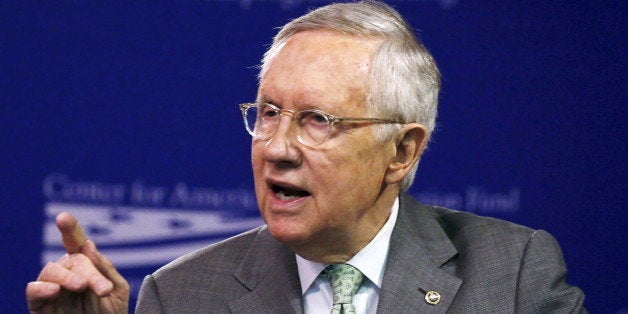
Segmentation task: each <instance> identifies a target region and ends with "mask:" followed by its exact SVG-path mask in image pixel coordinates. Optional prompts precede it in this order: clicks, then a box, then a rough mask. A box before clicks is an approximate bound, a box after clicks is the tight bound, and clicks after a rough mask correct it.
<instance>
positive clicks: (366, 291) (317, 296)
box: [296, 198, 399, 314]
mask: <svg viewBox="0 0 628 314" xmlns="http://www.w3.org/2000/svg"><path fill="white" fill-rule="evenodd" d="M398 212H399V198H397V199H396V200H395V203H394V204H393V206H392V208H391V210H390V216H389V217H388V220H387V221H386V223H385V224H384V226H383V227H382V229H380V230H379V232H378V233H377V234H376V235H375V237H374V238H373V240H371V242H369V243H368V244H367V245H366V246H365V247H364V248H362V250H360V251H359V252H358V253H357V254H356V255H355V256H353V257H352V258H351V259H350V260H349V261H348V262H347V264H350V265H352V266H353V267H355V268H357V269H358V270H360V271H361V272H362V274H364V280H363V281H362V285H361V286H360V289H358V291H357V292H356V294H355V295H354V296H353V305H354V306H355V310H356V314H371V313H373V314H374V313H375V312H376V311H377V303H378V301H379V291H380V289H381V287H382V281H383V279H384V269H385V268H386V259H387V257H388V247H389V245H390V236H391V234H392V231H393V229H394V227H395V223H396V221H397V213H398ZM296 258H297V267H298V269H299V279H300V281H301V291H303V311H304V312H305V314H318V313H321V314H323V313H324V314H329V313H330V311H331V307H332V302H333V296H332V290H331V285H330V284H329V280H328V279H327V278H326V277H325V276H322V275H321V276H319V275H320V273H321V271H323V269H325V267H327V266H329V265H326V264H321V263H315V262H311V261H308V260H306V259H304V258H303V257H301V256H299V255H296Z"/></svg>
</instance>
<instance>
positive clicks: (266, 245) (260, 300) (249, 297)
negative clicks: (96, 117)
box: [229, 228, 303, 313]
mask: <svg viewBox="0 0 628 314" xmlns="http://www.w3.org/2000/svg"><path fill="white" fill-rule="evenodd" d="M234 276H235V277H236V279H237V280H238V281H239V282H240V283H242V285H244V286H245V287H246V288H247V289H249V291H250V292H249V293H248V294H246V295H244V296H243V297H242V298H240V299H237V300H234V301H232V302H230V304H229V307H230V308H231V311H232V312H233V313H251V312H254V313H302V311H303V310H302V305H301V285H300V283H299V277H298V271H297V266H296V260H295V257H294V253H293V252H292V251H290V250H289V249H288V248H287V247H285V246H284V245H283V244H281V243H279V242H278V241H277V240H275V239H274V238H273V237H272V236H271V235H270V234H269V232H268V230H267V229H266V228H263V229H261V230H260V232H259V233H258V234H257V236H256V238H255V239H254V240H253V242H252V243H251V245H250V246H249V250H248V252H247V254H246V256H245V258H244V259H243V260H242V263H241V264H240V267H239V268H238V270H237V271H236V272H235V274H234Z"/></svg>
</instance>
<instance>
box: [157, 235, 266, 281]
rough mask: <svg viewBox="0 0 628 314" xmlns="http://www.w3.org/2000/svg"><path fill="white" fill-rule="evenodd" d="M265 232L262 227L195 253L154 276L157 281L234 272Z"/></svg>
mask: <svg viewBox="0 0 628 314" xmlns="http://www.w3.org/2000/svg"><path fill="white" fill-rule="evenodd" d="M263 232H266V227H265V226H260V227H258V228H255V229H252V230H249V231H246V232H244V233H241V234H238V235H236V236H233V237H231V238H229V239H226V240H223V241H220V242H217V243H214V244H211V245H208V246H206V247H204V248H201V249H198V250H196V251H193V252H191V253H188V254H186V255H183V256H181V257H179V258H177V259H175V260H174V261H172V262H170V263H168V264H166V265H165V266H163V267H161V268H159V269H158V270H157V271H155V273H153V276H154V277H155V279H156V280H160V279H164V278H166V277H170V276H180V275H181V274H182V273H191V274H194V273H198V272H199V271H205V272H206V273H220V272H228V271H232V270H233V269H234V268H236V267H238V265H239V263H240V261H241V260H242V258H243V257H244V255H245V254H246V252H247V250H248V248H249V247H250V245H251V243H252V242H253V239H255V237H256V236H257V235H258V234H260V233H263Z"/></svg>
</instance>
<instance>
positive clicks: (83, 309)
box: [26, 212, 129, 313]
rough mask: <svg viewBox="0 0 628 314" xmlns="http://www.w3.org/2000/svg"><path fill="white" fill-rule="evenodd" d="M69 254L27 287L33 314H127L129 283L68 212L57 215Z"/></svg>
mask: <svg viewBox="0 0 628 314" xmlns="http://www.w3.org/2000/svg"><path fill="white" fill-rule="evenodd" d="M57 227H58V228H59V231H60V232H61V237H62V240H63V246H64V247H65V249H66V251H67V252H68V254H66V255H64V256H63V257H61V258H60V259H59V260H58V261H56V262H49V263H47V264H46V266H44V268H43V269H42V271H41V273H40V274H39V276H38V277H37V281H32V282H30V283H28V285H27V286H26V299H27V302H28V309H29V310H30V312H31V313H127V312H128V306H129V284H128V283H127V282H126V280H125V279H124V278H123V277H122V276H121V275H120V274H119V273H118V271H117V270H116V269H115V267H114V266H113V265H112V264H111V262H109V260H108V259H107V258H106V257H105V256H104V255H103V254H102V253H100V252H99V251H98V250H97V249H96V245H94V242H92V241H90V240H88V239H87V236H85V232H84V231H83V228H81V225H80V224H79V223H78V222H77V220H76V218H74V216H72V215H70V214H68V213H65V212H64V213H60V214H59V215H57Z"/></svg>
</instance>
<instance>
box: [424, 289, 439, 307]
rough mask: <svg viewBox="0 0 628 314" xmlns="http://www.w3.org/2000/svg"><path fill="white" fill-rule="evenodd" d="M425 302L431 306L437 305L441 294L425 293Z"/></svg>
mask: <svg viewBox="0 0 628 314" xmlns="http://www.w3.org/2000/svg"><path fill="white" fill-rule="evenodd" d="M425 302H427V304H431V305H437V304H438V303H439V302H440V293H438V292H436V291H434V290H430V291H428V292H426V293H425Z"/></svg>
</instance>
